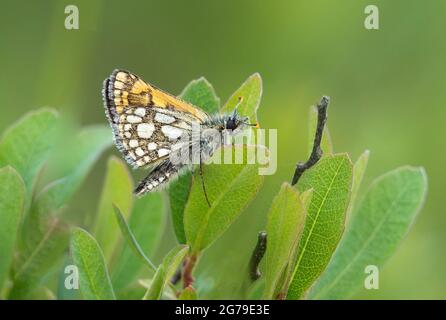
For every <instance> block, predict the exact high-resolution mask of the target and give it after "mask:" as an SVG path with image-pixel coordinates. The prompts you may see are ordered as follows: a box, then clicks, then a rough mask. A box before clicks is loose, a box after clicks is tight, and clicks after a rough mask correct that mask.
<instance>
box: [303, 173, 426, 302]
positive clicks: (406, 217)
mask: <svg viewBox="0 0 446 320" xmlns="http://www.w3.org/2000/svg"><path fill="white" fill-rule="evenodd" d="M426 194H427V176H426V173H425V171H424V169H423V168H414V167H402V168H398V169H396V170H393V171H391V172H388V173H386V174H384V175H383V176H381V177H379V178H377V179H376V180H375V181H374V182H373V183H372V185H371V187H370V189H369V190H368V192H367V194H366V195H365V198H364V200H363V201H362V202H361V205H360V206H359V207H358V209H357V210H355V212H354V214H353V215H352V219H351V222H350V225H349V227H348V229H347V231H346V233H345V236H344V237H343V238H342V241H341V243H340V244H339V248H338V249H337V250H336V253H335V255H334V256H333V259H332V260H331V262H330V264H329V266H328V268H327V270H326V272H325V273H324V275H323V276H322V277H321V278H320V279H319V281H318V282H317V283H316V285H315V286H314V287H313V288H312V290H311V292H310V295H309V298H311V299H347V298H349V297H351V296H352V295H353V294H354V293H355V292H356V290H357V289H359V288H360V287H361V285H362V284H363V282H364V279H365V277H366V274H365V273H364V269H365V267H366V266H368V265H375V266H377V267H378V268H381V267H382V266H383V265H384V263H385V262H386V261H387V260H388V259H389V258H390V257H391V256H392V254H393V253H394V252H395V250H396V249H397V247H398V245H399V243H400V242H401V241H402V240H403V238H404V237H405V235H406V234H407V232H408V230H409V228H410V226H411V225H412V223H413V221H414V220H415V218H416V216H417V214H418V212H419V211H420V210H421V208H422V206H423V203H424V200H425V198H426Z"/></svg>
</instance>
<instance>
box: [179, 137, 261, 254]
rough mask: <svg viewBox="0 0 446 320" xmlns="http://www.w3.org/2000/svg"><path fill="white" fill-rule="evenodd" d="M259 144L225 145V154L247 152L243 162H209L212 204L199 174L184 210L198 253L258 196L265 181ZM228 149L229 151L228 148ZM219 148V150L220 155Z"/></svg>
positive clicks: (189, 238) (207, 178) (208, 185)
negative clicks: (257, 161)
mask: <svg viewBox="0 0 446 320" xmlns="http://www.w3.org/2000/svg"><path fill="white" fill-rule="evenodd" d="M258 148H259V147H255V146H236V147H223V148H222V151H223V152H222V153H224V154H229V155H232V156H233V157H234V155H235V153H236V152H243V155H244V159H243V162H242V163H243V164H215V163H212V164H209V165H206V166H205V167H204V173H203V180H204V184H205V186H206V191H207V195H208V198H209V201H210V203H211V207H209V206H208V203H207V202H206V199H205V195H204V192H203V188H202V183H201V180H200V179H201V177H200V176H199V174H198V173H197V174H196V176H195V177H194V183H193V185H192V190H191V193H190V196H189V201H188V202H187V205H186V209H185V213H184V226H185V231H186V238H187V243H188V244H189V245H190V246H191V247H192V250H193V251H194V252H195V253H196V252H199V251H201V250H203V249H205V248H206V247H208V246H209V245H210V244H211V243H212V242H213V241H215V240H216V239H217V238H218V237H219V236H220V235H221V234H222V233H223V232H224V231H225V230H226V229H227V228H228V227H229V226H230V225H231V224H232V222H234V220H235V219H236V218H237V217H238V215H239V214H240V213H241V212H242V210H243V209H244V208H245V207H246V206H247V205H248V204H249V203H250V202H251V200H252V199H253V198H254V197H255V195H256V193H257V191H258V190H259V189H260V186H261V185H262V182H263V176H261V175H259V172H258V169H259V165H258V164H246V163H253V162H255V161H254V160H255V159H254V157H255V153H256V152H263V151H261V150H259V149H258ZM224 149H226V150H224ZM218 156H219V151H217V152H216V155H215V157H214V159H215V158H216V157H218Z"/></svg>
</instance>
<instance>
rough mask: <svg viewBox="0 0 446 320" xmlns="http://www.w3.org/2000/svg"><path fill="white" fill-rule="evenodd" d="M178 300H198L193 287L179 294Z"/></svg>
mask: <svg viewBox="0 0 446 320" xmlns="http://www.w3.org/2000/svg"><path fill="white" fill-rule="evenodd" d="M178 299H179V300H197V299H198V296H197V291H196V290H195V289H194V288H193V287H191V286H189V287H187V288H185V289H184V290H183V291H182V292H181V294H180V296H179V298H178Z"/></svg>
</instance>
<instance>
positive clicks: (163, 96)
mask: <svg viewBox="0 0 446 320" xmlns="http://www.w3.org/2000/svg"><path fill="white" fill-rule="evenodd" d="M103 98H104V104H105V109H106V114H107V117H108V119H109V122H110V124H111V127H112V129H113V133H114V138H115V142H116V145H117V147H118V149H119V150H120V151H121V152H122V153H123V155H124V157H125V159H126V160H127V162H129V163H130V164H131V165H132V166H133V167H135V168H138V167H144V166H148V165H155V164H157V163H161V162H162V161H163V160H166V159H167V158H168V156H169V154H170V153H171V152H172V149H173V148H174V147H175V146H176V144H177V142H178V141H180V139H182V138H183V139H184V135H190V133H191V130H192V127H193V125H194V124H200V123H202V122H203V121H206V120H207V119H208V115H207V114H206V113H204V112H203V111H201V110H200V109H198V108H195V107H194V106H192V105H190V104H188V103H186V102H184V101H181V100H180V99H178V98H176V97H174V96H171V95H169V94H167V93H165V92H163V91H161V90H159V89H157V88H155V87H154V86H151V85H149V84H147V83H146V82H144V81H143V80H141V79H140V78H139V77H138V76H136V75H134V74H132V73H130V72H127V71H122V70H115V71H114V72H113V73H112V74H111V76H110V77H109V78H107V79H106V80H105V82H104V90H103Z"/></svg>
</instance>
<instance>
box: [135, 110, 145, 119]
mask: <svg viewBox="0 0 446 320" xmlns="http://www.w3.org/2000/svg"><path fill="white" fill-rule="evenodd" d="M135 114H136V115H137V116H140V117H144V116H145V115H146V109H145V108H138V109H136V110H135Z"/></svg>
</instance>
